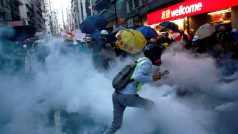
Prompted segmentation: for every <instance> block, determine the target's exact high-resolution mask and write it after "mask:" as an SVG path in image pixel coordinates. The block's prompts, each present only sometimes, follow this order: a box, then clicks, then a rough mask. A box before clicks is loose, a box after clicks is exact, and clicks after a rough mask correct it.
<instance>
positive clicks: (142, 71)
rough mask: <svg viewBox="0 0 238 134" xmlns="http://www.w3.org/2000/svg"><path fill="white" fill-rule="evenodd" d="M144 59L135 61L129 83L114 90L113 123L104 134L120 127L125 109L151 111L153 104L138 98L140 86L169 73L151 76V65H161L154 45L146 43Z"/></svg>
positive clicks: (156, 47) (157, 48) (114, 131)
mask: <svg viewBox="0 0 238 134" xmlns="http://www.w3.org/2000/svg"><path fill="white" fill-rule="evenodd" d="M143 53H144V57H141V58H139V59H138V60H137V65H136V67H135V69H134V71H133V74H132V76H131V80H132V81H131V82H130V83H128V84H127V85H126V86H125V88H123V89H121V90H115V92H114V93H113V94H112V102H113V121H112V124H111V126H110V127H109V128H107V129H106V131H105V132H104V134H114V133H116V131H117V130H118V129H120V128H121V126H122V121H123V113H124V111H125V109H126V107H137V108H145V109H151V108H152V107H153V106H154V102H153V101H151V100H148V99H145V98H142V97H140V96H139V95H138V94H137V93H138V92H139V91H140V90H141V88H142V85H143V84H145V83H148V82H152V81H157V80H159V79H161V77H163V76H164V75H167V74H168V73H169V72H168V71H167V70H166V71H165V72H163V73H154V74H152V65H156V66H160V65H161V59H160V57H161V55H162V49H161V48H160V47H159V46H158V45H156V44H155V43H148V44H147V45H146V47H145V48H144V50H143Z"/></svg>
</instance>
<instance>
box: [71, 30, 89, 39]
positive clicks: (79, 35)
mask: <svg viewBox="0 0 238 134" xmlns="http://www.w3.org/2000/svg"><path fill="white" fill-rule="evenodd" d="M71 33H72V34H74V39H75V40H82V39H83V38H84V37H85V35H86V34H85V33H82V32H81V30H79V29H76V30H74V31H72V32H71Z"/></svg>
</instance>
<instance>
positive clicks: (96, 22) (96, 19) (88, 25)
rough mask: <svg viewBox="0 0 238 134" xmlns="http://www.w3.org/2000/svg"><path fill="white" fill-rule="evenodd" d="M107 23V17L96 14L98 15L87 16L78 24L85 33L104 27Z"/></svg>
mask: <svg viewBox="0 0 238 134" xmlns="http://www.w3.org/2000/svg"><path fill="white" fill-rule="evenodd" d="M106 25H107V19H106V18H104V17H102V16H98V15H93V16H89V17H87V18H86V19H85V20H84V21H83V22H82V23H81V24H80V26H79V27H80V29H81V31H82V33H87V34H92V33H94V32H95V31H96V30H103V29H105V27H106Z"/></svg>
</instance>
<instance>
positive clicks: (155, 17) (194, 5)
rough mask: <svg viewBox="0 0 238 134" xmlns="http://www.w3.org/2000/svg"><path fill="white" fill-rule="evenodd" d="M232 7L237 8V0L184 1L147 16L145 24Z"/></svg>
mask: <svg viewBox="0 0 238 134" xmlns="http://www.w3.org/2000/svg"><path fill="white" fill-rule="evenodd" d="M232 6H238V0H185V1H184V2H180V3H178V4H175V5H173V6H170V7H167V8H164V9H161V10H158V11H155V12H152V13H150V14H147V23H148V24H149V25H151V24H155V23H159V22H163V21H169V20H175V19H178V18H182V17H186V16H192V15H196V14H201V13H206V12H212V11H216V10H221V9H224V8H229V7H232Z"/></svg>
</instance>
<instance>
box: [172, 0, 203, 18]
mask: <svg viewBox="0 0 238 134" xmlns="http://www.w3.org/2000/svg"><path fill="white" fill-rule="evenodd" d="M201 10H202V3H201V2H199V3H197V4H193V5H190V6H185V7H184V6H183V5H181V6H179V9H176V10H173V11H171V17H175V16H179V15H184V14H189V13H193V12H197V11H201Z"/></svg>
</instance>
